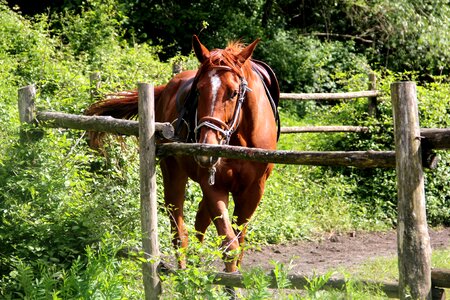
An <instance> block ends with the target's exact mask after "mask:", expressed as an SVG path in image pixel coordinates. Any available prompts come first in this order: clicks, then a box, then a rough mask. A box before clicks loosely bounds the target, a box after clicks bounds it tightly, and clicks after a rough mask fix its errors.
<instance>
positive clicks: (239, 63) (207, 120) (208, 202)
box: [87, 36, 279, 272]
mask: <svg viewBox="0 0 450 300" xmlns="http://www.w3.org/2000/svg"><path fill="white" fill-rule="evenodd" d="M258 41H259V40H256V41H254V42H253V43H252V44H250V45H248V46H247V47H244V46H243V45H242V44H240V43H237V42H235V43H231V44H229V45H228V47H227V48H226V49H223V50H222V49H214V50H211V51H209V50H208V49H207V48H206V47H205V46H204V45H202V44H201V43H200V41H199V39H198V38H197V36H194V37H193V48H194V52H195V55H196V56H197V58H198V60H199V62H200V67H199V69H198V70H197V71H186V72H183V73H180V74H178V75H176V76H175V77H174V78H173V79H172V80H171V81H170V82H169V83H168V84H167V85H164V86H158V87H156V88H155V102H156V103H155V116H156V121H157V122H171V123H172V124H174V125H175V126H176V134H177V135H176V136H177V139H178V140H182V141H196V142H199V143H206V144H211V145H219V144H230V145H237V146H245V147H257V148H263V149H271V150H272V149H275V148H276V143H277V120H278V119H277V118H278V116H277V111H276V104H277V103H278V99H279V98H278V97H279V89H278V83H277V81H276V78H275V76H274V75H273V72H271V70H270V68H268V67H267V65H265V64H264V63H261V62H257V61H254V60H252V59H251V55H252V53H253V50H254V49H255V47H256V45H257V43H258ZM87 114H89V115H110V116H113V117H117V118H131V117H133V116H135V115H136V114H137V93H136V92H130V93H119V94H116V96H115V98H112V99H107V100H104V101H100V102H98V103H95V104H93V105H92V106H91V107H90V108H89V109H88V110H87ZM96 137H98V136H96ZM96 137H94V138H93V139H92V142H94V143H95V142H96ZM159 142H163V143H164V142H171V141H167V140H161V141H159ZM160 166H161V171H162V175H163V181H164V198H165V204H166V206H167V208H168V210H169V211H170V214H171V216H170V219H171V227H172V231H173V233H174V240H173V243H174V245H175V247H182V248H186V247H187V245H188V236H187V230H186V227H185V223H184V218H183V202H184V198H185V189H186V183H187V180H188V178H191V179H192V180H194V181H196V182H198V183H199V185H200V187H201V189H202V192H203V198H202V200H201V202H200V204H199V207H198V212H197V216H196V220H195V230H196V231H197V237H198V239H199V240H200V241H202V240H203V236H204V233H205V231H206V229H207V227H208V226H209V225H210V223H211V221H212V222H213V223H214V225H215V226H216V228H217V232H218V234H219V235H220V236H222V237H223V244H222V248H221V249H222V250H223V253H224V259H225V269H226V271H227V272H234V271H236V270H237V266H238V265H239V263H240V261H241V259H242V251H241V252H240V254H238V249H240V248H239V246H240V245H242V244H243V242H244V237H245V232H246V228H247V224H248V222H249V220H250V217H251V216H252V215H253V213H254V212H255V210H256V208H257V206H258V204H259V202H260V200H261V197H262V195H263V192H264V186H265V182H266V180H267V178H268V177H269V175H270V173H271V171H272V168H273V165H272V164H267V163H258V162H250V161H245V160H236V159H225V158H219V159H218V158H212V157H205V156H196V157H174V156H170V157H164V158H163V159H161V160H160ZM230 193H231V195H232V197H233V200H234V203H235V209H234V214H235V218H233V220H234V221H235V222H236V225H237V226H236V227H234V228H240V230H236V231H235V230H234V229H233V226H232V223H231V222H230V218H229V215H228V201H229V194H230ZM179 266H180V267H182V268H184V267H185V266H186V263H185V260H184V258H183V257H182V256H181V257H179Z"/></svg>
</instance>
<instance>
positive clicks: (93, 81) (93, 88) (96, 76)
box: [89, 72, 102, 100]
mask: <svg viewBox="0 0 450 300" xmlns="http://www.w3.org/2000/svg"><path fill="white" fill-rule="evenodd" d="M101 80H102V77H101V75H100V72H94V73H92V74H91V75H89V82H90V89H89V92H90V94H91V99H92V100H97V98H98V97H99V96H100V93H99V89H100V85H101V83H102V82H101Z"/></svg>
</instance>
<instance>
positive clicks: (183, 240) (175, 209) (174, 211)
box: [160, 157, 188, 268]
mask: <svg viewBox="0 0 450 300" xmlns="http://www.w3.org/2000/svg"><path fill="white" fill-rule="evenodd" d="M160 166H161V171H162V174H163V181H164V201H165V206H166V208H167V211H168V213H169V218H170V225H171V230H172V234H173V239H172V243H173V245H174V247H175V249H176V250H177V256H178V266H179V267H180V268H186V255H185V253H186V249H187V246H188V233H187V230H186V225H185V223H184V213H183V204H184V197H185V190H186V183H187V180H188V177H187V175H186V173H185V172H183V171H182V169H181V168H180V167H179V165H178V164H177V162H176V160H175V159H174V158H171V157H168V158H165V159H164V160H161V162H160ZM178 250H181V251H178Z"/></svg>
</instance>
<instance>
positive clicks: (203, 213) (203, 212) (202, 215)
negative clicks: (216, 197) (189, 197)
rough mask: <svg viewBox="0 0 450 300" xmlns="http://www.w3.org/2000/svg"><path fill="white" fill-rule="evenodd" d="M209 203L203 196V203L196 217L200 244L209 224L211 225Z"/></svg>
mask: <svg viewBox="0 0 450 300" xmlns="http://www.w3.org/2000/svg"><path fill="white" fill-rule="evenodd" d="M207 202H208V200H207V199H205V197H204V196H203V199H202V201H200V203H199V205H198V210H197V215H196V217H195V231H196V235H197V238H198V240H199V242H200V243H202V242H203V239H204V238H205V232H206V229H207V228H208V226H209V224H211V217H210V216H209V212H208V206H207Z"/></svg>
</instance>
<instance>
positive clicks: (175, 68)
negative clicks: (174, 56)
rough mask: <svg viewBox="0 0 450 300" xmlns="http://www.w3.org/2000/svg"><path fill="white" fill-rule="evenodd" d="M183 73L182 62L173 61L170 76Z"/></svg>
mask: <svg viewBox="0 0 450 300" xmlns="http://www.w3.org/2000/svg"><path fill="white" fill-rule="evenodd" d="M181 72H183V62H182V61H175V62H174V63H173V64H172V75H177V74H179V73H181Z"/></svg>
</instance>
